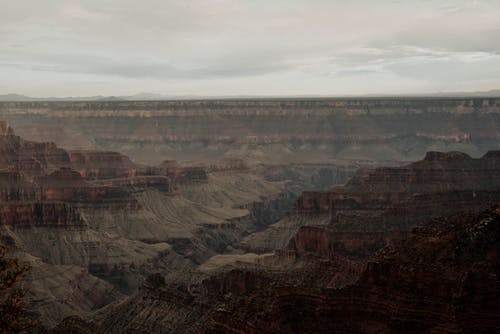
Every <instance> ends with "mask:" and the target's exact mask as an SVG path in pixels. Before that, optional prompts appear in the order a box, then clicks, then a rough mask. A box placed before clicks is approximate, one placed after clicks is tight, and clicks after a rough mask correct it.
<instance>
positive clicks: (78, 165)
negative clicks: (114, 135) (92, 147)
mask: <svg viewBox="0 0 500 334" xmlns="http://www.w3.org/2000/svg"><path fill="white" fill-rule="evenodd" d="M70 161H71V167H72V168H73V169H74V170H76V171H78V172H79V173H80V174H81V175H82V176H83V177H84V178H86V179H89V180H95V179H110V178H126V177H133V176H136V175H137V169H138V167H137V166H136V165H135V164H134V163H133V162H132V161H130V159H129V158H128V157H127V156H124V155H123V154H120V153H117V152H101V151H89V150H86V151H82V150H79V151H71V152H70Z"/></svg>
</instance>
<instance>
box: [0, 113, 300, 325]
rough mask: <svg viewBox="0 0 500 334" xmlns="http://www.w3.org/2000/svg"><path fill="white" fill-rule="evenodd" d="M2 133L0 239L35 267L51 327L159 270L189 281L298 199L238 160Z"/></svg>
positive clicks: (35, 287)
mask: <svg viewBox="0 0 500 334" xmlns="http://www.w3.org/2000/svg"><path fill="white" fill-rule="evenodd" d="M0 130H1V132H0V151H1V152H2V155H1V158H0V238H1V239H0V240H1V242H2V243H5V244H8V246H9V248H10V249H11V251H12V252H13V254H14V255H15V256H17V257H19V258H21V259H24V260H26V261H28V262H30V263H31V266H32V268H33V270H32V274H31V275H30V277H29V278H28V282H27V286H28V287H29V288H30V291H31V292H30V296H29V301H30V305H31V306H32V310H33V311H35V312H38V313H39V314H40V315H41V317H42V320H43V322H44V324H45V325H48V326H51V325H55V324H56V323H57V322H58V321H60V320H61V319H62V318H63V317H66V316H68V315H71V314H80V315H84V314H86V313H88V312H90V311H92V310H95V309H97V308H100V307H102V306H104V305H106V304H108V303H110V302H112V301H114V300H116V299H121V298H123V295H124V294H130V293H133V292H134V291H135V290H136V288H137V287H138V286H140V285H141V284H142V281H143V280H144V277H147V276H148V275H149V274H151V273H154V272H157V271H162V272H163V273H164V274H166V275H167V276H168V277H169V279H170V280H176V279H181V280H184V279H185V278H186V277H188V275H189V274H188V273H189V271H192V270H194V268H196V267H197V266H198V265H199V264H201V263H203V262H205V261H206V260H207V259H209V258H210V257H212V256H214V255H217V254H220V253H222V252H226V251H227V250H228V249H229V248H231V244H233V243H236V242H239V241H240V240H241V239H242V238H243V236H244V235H247V234H248V233H251V232H252V231H255V230H256V229H259V228H262V226H265V225H266V224H269V223H274V222H275V221H276V220H277V219H278V218H277V217H279V216H281V215H282V214H283V213H284V212H285V211H288V210H289V209H290V208H291V206H292V204H293V201H294V200H295V197H293V194H292V193H291V192H290V191H289V190H287V181H274V182H271V181H267V180H265V178H264V177H262V176H257V175H255V174H253V171H251V170H248V169H244V168H243V167H242V166H241V164H235V162H234V161H233V162H231V163H229V162H225V163H222V164H220V165H219V164H214V165H212V166H210V167H205V166H187V167H186V166H182V165H180V164H178V163H175V162H172V161H170V162H164V163H162V164H160V165H157V166H146V165H138V164H136V163H134V162H132V161H131V160H130V159H129V158H128V157H126V156H124V155H121V154H119V153H116V152H108V151H105V152H101V151H89V150H85V151H83V150H78V151H66V150H64V149H61V148H58V147H57V146H56V145H55V144H52V143H38V142H32V141H27V140H24V139H22V138H21V137H19V136H16V135H15V133H14V131H13V130H12V129H11V128H10V127H9V126H8V125H7V124H6V123H5V122H0ZM54 286H59V288H58V289H55V288H54ZM92 289H95V291H94V290H92ZM105 295H108V297H105Z"/></svg>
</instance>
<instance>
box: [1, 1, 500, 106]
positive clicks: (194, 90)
mask: <svg viewBox="0 0 500 334" xmlns="http://www.w3.org/2000/svg"><path fill="white" fill-rule="evenodd" d="M0 5H1V7H0V8H1V10H0V94H8V93H18V94H25V95H29V96H36V97H48V96H54V97H63V96H93V95H114V96H121V95H130V94H136V93H140V92H147V93H156V94H166V95H171V96H180V95H198V96H237V95H238V96H241V95H247V96H250V95H252V96H253V95H258V96H307V95H309V96H314V95H323V96H324V95H327V96H342V95H365V94H371V95H373V94H381V95H391V94H394V95H400V94H425V93H437V92H455V91H469V92H472V91H487V90H491V89H499V88H500V1H498V0H483V1H481V0H475V1H471V0H452V1H451V0H450V1H449V0H406V1H405V0H400V1H394V0H350V1H337V0H329V1H327V0H302V1H301V0H79V1H77V0H75V1H72V0H44V1H40V0H16V1H11V0H0Z"/></svg>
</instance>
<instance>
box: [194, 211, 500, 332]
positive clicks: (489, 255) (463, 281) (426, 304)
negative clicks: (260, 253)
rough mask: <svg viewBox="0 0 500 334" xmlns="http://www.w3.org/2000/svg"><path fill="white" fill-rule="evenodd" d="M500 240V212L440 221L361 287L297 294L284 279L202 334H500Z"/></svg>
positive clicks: (384, 260) (246, 298)
mask: <svg viewBox="0 0 500 334" xmlns="http://www.w3.org/2000/svg"><path fill="white" fill-rule="evenodd" d="M499 240H500V207H499V206H496V207H494V208H493V209H491V210H487V211H485V212H483V213H481V214H479V215H472V214H459V215H456V216H453V217H450V218H446V219H437V220H434V221H431V222H429V223H428V224H426V225H424V226H423V227H421V228H418V229H416V230H415V231H414V234H413V235H412V236H411V237H410V238H409V239H406V240H404V241H402V242H401V243H399V244H397V245H395V246H391V247H387V248H384V249H383V250H382V251H381V252H380V253H379V254H378V255H376V257H375V258H373V259H372V260H370V262H369V263H368V265H367V266H366V269H365V270H364V271H363V273H362V274H361V276H359V279H358V280H357V281H356V282H355V283H354V284H349V285H347V286H344V287H342V288H340V289H331V288H327V287H326V285H325V286H323V287H322V288H318V287H311V286H307V285H306V284H303V285H301V286H299V287H297V286H294V285H287V284H286V283H280V282H283V280H279V279H278V278H276V280H275V281H274V282H270V283H268V284H267V285H265V286H263V287H261V288H260V289H256V290H252V291H251V292H245V291H242V292H241V294H240V295H238V296H234V299H233V300H232V301H231V302H228V303H226V304H225V305H224V307H219V310H218V311H217V312H215V313H213V314H212V316H211V317H210V320H208V321H207V322H205V323H204V325H203V326H201V327H200V328H201V332H203V333H290V332H296V333H299V332H300V333H332V332H335V333H374V332H376V333H401V332H405V333H429V332H439V333H495V332H497V331H498V330H499V329H500V321H499V319H500V303H499V300H500V299H499V298H498V294H499V292H500V282H499V280H498V275H499V274H500V272H499V268H500V266H499V260H500V257H499V250H500V248H499ZM288 275H297V273H295V272H293V273H292V272H291V273H289V274H288ZM316 275H318V276H322V275H324V273H323V272H321V271H318V272H316ZM226 277H230V276H228V275H226ZM257 280H258V279H256V281H257Z"/></svg>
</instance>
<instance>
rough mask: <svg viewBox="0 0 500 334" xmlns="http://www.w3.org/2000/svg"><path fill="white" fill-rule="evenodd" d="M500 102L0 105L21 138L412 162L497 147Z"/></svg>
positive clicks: (164, 150) (258, 156) (149, 156)
mask: <svg viewBox="0 0 500 334" xmlns="http://www.w3.org/2000/svg"><path fill="white" fill-rule="evenodd" d="M499 111H500V100H499V99H497V98H470V99H465V98H399V99H398V98H385V99H384V98H373V99H370V98H358V99H355V98H351V99H348V98H345V99H262V100H251V99H242V100H198V101H196V100H195V101H93V102H92V101H81V102H77V101H73V102H61V101H58V102H48V101H47V102H0V116H1V117H3V119H7V120H8V121H9V122H10V124H11V125H12V126H13V127H15V129H16V131H17V133H19V134H20V135H21V136H22V137H24V138H26V139H30V140H34V141H44V142H45V141H50V142H55V143H58V145H60V146H62V147H64V148H67V149H82V148H84V149H88V148H91V149H98V150H104V151H116V152H120V153H122V154H125V155H127V156H129V157H131V158H132V159H133V160H134V161H136V162H139V163H145V164H150V165H157V164H159V163H161V162H162V160H166V159H172V160H178V161H185V162H186V161H190V162H203V163H207V162H217V161H219V160H221V159H223V158H240V159H245V160H247V162H248V163H250V164H256V163H269V164H275V165H276V164H288V163H325V162H328V163H331V162H335V160H336V159H340V160H346V159H347V160H370V161H382V160H385V161H415V160H419V159H421V158H422V157H423V156H424V155H425V153H426V152H427V151H461V152H464V153H467V154H469V155H472V156H475V157H476V156H480V155H482V154H484V153H485V152H486V151H488V150H497V149H500V146H499V144H498V142H499V141H498V139H499V137H498V136H499V133H500V131H499V130H500V129H499V124H500V116H499V115H500V113H499Z"/></svg>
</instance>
